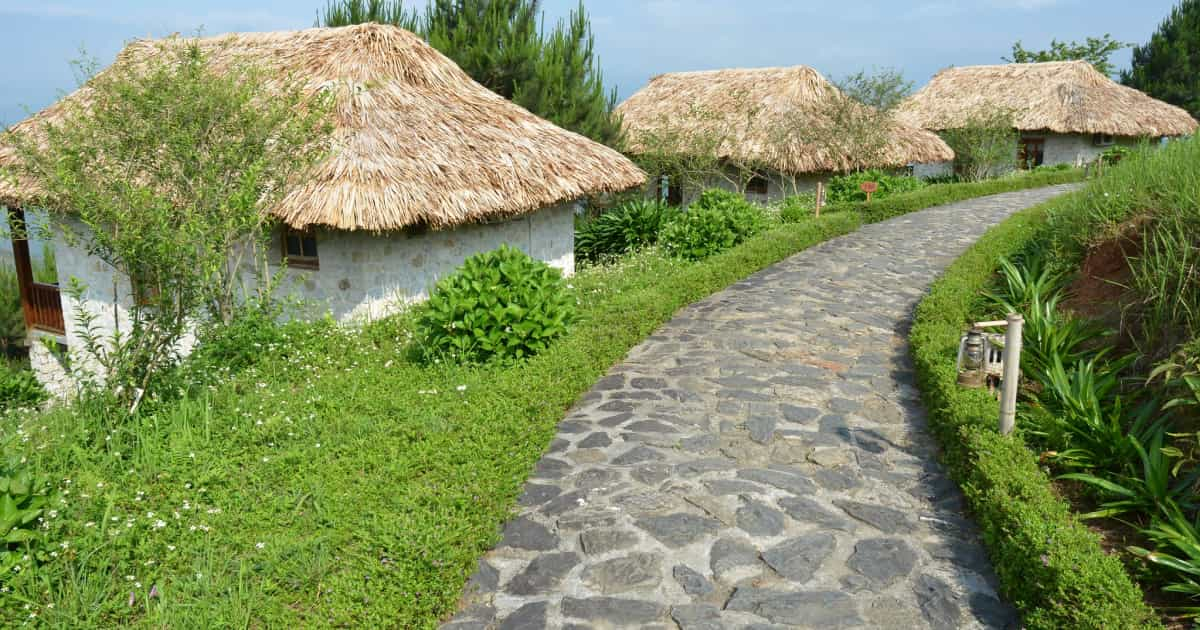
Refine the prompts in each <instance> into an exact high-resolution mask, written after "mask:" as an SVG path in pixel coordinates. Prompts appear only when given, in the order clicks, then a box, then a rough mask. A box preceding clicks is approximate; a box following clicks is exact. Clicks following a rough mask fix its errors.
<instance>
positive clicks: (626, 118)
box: [616, 66, 954, 201]
mask: <svg viewBox="0 0 1200 630" xmlns="http://www.w3.org/2000/svg"><path fill="white" fill-rule="evenodd" d="M845 98H846V97H845V96H844V95H843V94H841V93H840V92H839V91H838V90H837V88H836V87H834V86H833V84H831V83H830V82H829V81H828V80H826V79H825V77H823V76H821V74H820V73H819V72H817V71H816V70H813V69H812V68H809V67H807V66H793V67H787V68H735V69H727V70H709V71H701V72H675V73H669V74H661V75H658V76H656V77H654V78H653V79H651V80H650V83H649V84H648V85H647V86H646V87H644V88H642V89H641V90H639V91H638V92H636V93H635V94H633V96H630V97H629V99H628V100H626V101H625V102H624V103H621V104H620V105H619V106H617V109H616V113H617V114H618V115H620V116H621V120H622V125H623V129H624V131H625V133H626V138H627V143H628V145H627V148H628V151H629V152H630V153H632V154H634V155H637V154H643V155H645V154H646V153H647V152H650V151H663V150H664V149H666V150H668V151H674V152H678V153H680V154H686V153H688V152H694V151H698V150H702V151H706V152H711V153H712V157H715V158H718V159H720V160H723V161H725V162H726V163H728V164H730V165H731V167H732V166H733V165H743V166H744V165H753V167H754V168H753V170H754V172H755V176H754V177H752V178H751V179H750V180H749V181H748V183H747V184H746V185H745V192H746V195H747V197H748V198H750V199H752V200H755V201H768V200H774V199H778V198H780V197H782V196H785V195H787V194H789V193H791V192H793V191H796V190H807V189H812V188H813V187H814V186H815V184H816V182H817V181H819V180H821V179H824V178H828V176H829V175H830V174H833V173H840V172H845V171H849V170H855V169H860V168H884V169H899V168H906V167H911V166H914V165H922V164H944V163H946V162H948V161H950V160H952V159H953V158H954V152H953V151H951V150H950V147H948V146H947V145H946V143H944V142H943V141H942V140H941V139H940V138H938V137H937V135H935V134H933V133H930V132H927V131H923V130H921V129H919V128H914V127H910V126H907V125H904V124H900V123H898V122H894V121H892V122H889V123H888V124H887V126H888V127H890V128H889V129H885V130H881V132H880V133H881V134H886V141H885V142H883V143H880V144H881V147H880V150H878V151H875V154H874V155H872V156H869V157H868V156H863V155H856V154H855V153H854V152H853V151H850V150H848V149H839V148H838V147H837V143H830V142H816V141H814V137H815V136H814V134H810V133H808V131H811V130H816V129H820V130H824V131H822V132H821V133H824V134H825V135H826V136H829V135H831V134H829V133H828V132H829V131H830V130H831V129H833V128H835V127H836V126H837V125H838V121H837V120H834V119H833V116H832V114H831V110H832V109H833V108H835V107H838V108H842V111H845V102H844V101H835V99H845ZM835 102H836V103H837V104H836V105H835ZM853 107H862V108H863V111H866V107H867V106H865V105H858V104H854V105H853ZM714 138H716V139H717V140H715V141H714ZM705 185H708V186H712V185H718V186H726V187H728V183H727V182H725V181H724V179H723V178H717V179H715V180H714V181H711V182H708V183H706V184H705ZM694 192H695V191H687V192H686V193H684V192H683V191H680V190H678V189H676V190H674V191H673V194H674V195H675V196H677V197H687V196H690V195H691V194H694Z"/></svg>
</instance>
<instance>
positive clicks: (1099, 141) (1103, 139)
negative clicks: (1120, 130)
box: [1092, 133, 1113, 147]
mask: <svg viewBox="0 0 1200 630" xmlns="http://www.w3.org/2000/svg"><path fill="white" fill-rule="evenodd" d="M1112 143H1113V137H1112V134H1108V133H1094V134H1092V144H1093V145H1095V146H1098V147H1108V146H1112Z"/></svg>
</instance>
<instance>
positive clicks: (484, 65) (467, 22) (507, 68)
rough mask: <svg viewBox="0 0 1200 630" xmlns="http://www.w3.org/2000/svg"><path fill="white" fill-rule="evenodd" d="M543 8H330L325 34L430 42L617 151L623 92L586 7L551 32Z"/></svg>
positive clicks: (517, 1)
mask: <svg viewBox="0 0 1200 630" xmlns="http://www.w3.org/2000/svg"><path fill="white" fill-rule="evenodd" d="M541 18H542V12H541V11H540V6H539V3H538V2H537V0H432V1H431V2H430V3H429V4H427V5H426V6H425V9H424V10H423V11H411V12H410V11H408V10H407V9H406V8H405V7H404V3H403V2H402V1H401V0H330V3H329V4H328V5H327V6H326V8H325V10H324V12H323V13H322V15H321V19H320V23H321V24H323V25H325V26H346V25H349V24H360V23H364V22H378V23H382V24H394V25H396V26H400V27H402V28H405V29H408V30H410V31H413V32H414V33H417V34H419V35H420V36H421V37H424V38H425V40H426V41H428V42H429V44H430V45H431V46H433V47H434V48H436V49H438V50H439V51H441V52H442V53H443V54H445V55H446V56H447V57H449V58H451V59H453V60H454V62H455V63H457V64H458V65H459V66H460V67H461V68H462V69H463V70H464V71H466V72H467V74H469V75H471V77H472V78H473V79H475V80H476V81H478V82H479V83H481V84H483V85H484V86H485V87H487V88H488V89H489V90H492V91H493V92H495V93H497V94H499V95H500V96H503V97H504V98H507V99H509V100H512V101H513V102H515V103H517V104H518V105H521V106H522V107H524V108H526V109H528V110H529V111H531V112H533V113H534V114H537V115H538V116H541V117H542V118H545V119H547V120H549V121H551V122H553V123H554V124H556V125H558V126H560V127H563V128H565V129H569V130H571V131H574V132H576V133H579V134H582V135H585V136H587V137H589V138H592V139H593V140H596V141H598V142H602V143H604V144H608V145H611V146H615V145H617V143H618V142H619V140H620V123H619V121H617V120H614V118H613V116H612V110H613V107H615V106H616V99H617V97H616V91H615V90H613V91H606V90H605V88H604V79H603V75H602V74H601V72H600V67H599V61H598V60H597V58H596V55H595V40H594V37H593V35H592V29H591V23H590V21H589V20H588V16H587V12H586V11H585V10H584V7H583V4H582V2H581V3H580V4H579V6H578V7H577V8H576V9H575V10H574V11H572V12H571V14H570V16H569V17H568V18H567V19H566V20H562V21H559V22H558V23H557V24H556V25H555V26H554V27H553V28H551V29H545V28H543V27H542V26H541V25H540V24H539V22H540V20H541Z"/></svg>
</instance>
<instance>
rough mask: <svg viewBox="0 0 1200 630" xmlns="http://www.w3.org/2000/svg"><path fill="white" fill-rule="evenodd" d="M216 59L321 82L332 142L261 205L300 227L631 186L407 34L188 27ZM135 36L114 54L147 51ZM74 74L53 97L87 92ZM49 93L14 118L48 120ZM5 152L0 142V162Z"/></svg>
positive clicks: (388, 224) (621, 172)
mask: <svg viewBox="0 0 1200 630" xmlns="http://www.w3.org/2000/svg"><path fill="white" fill-rule="evenodd" d="M201 47H202V49H204V50H205V51H206V52H207V53H208V54H209V55H210V57H209V59H210V62H211V63H212V66H213V67H214V68H216V69H217V70H218V71H219V70H220V68H221V67H222V65H225V64H231V63H233V62H234V61H237V62H250V63H255V64H259V65H261V66H264V67H266V68H270V69H272V70H273V71H275V72H277V73H278V74H279V76H285V75H291V76H293V77H296V78H299V79H302V80H303V81H304V83H305V89H306V90H308V91H309V92H310V93H316V92H317V91H318V90H322V89H325V90H329V89H332V90H334V92H335V94H336V100H335V105H334V110H333V116H334V119H335V120H334V125H335V131H334V146H335V150H334V152H333V153H332V154H331V155H330V156H329V157H328V158H327V159H326V160H324V161H323V162H321V163H320V164H318V165H316V167H315V168H314V169H313V172H311V173H309V174H308V175H307V177H306V178H305V181H304V183H303V184H302V185H300V186H299V187H297V188H296V189H295V190H293V191H291V192H290V193H288V194H287V195H286V196H285V197H284V199H283V200H282V202H281V203H280V204H279V205H278V207H276V208H274V209H273V213H274V214H275V215H276V216H278V217H279V218H280V219H282V220H283V221H284V222H286V223H287V224H289V225H291V226H293V227H297V228H303V227H307V226H310V225H322V226H328V227H332V228H337V229H342V230H371V231H386V230H396V229H400V228H404V227H407V226H415V225H425V226H429V227H432V228H445V227H450V226H455V225H460V224H463V223H468V222H476V221H483V220H494V219H502V218H505V217H510V216H515V215H518V214H522V213H526V212H531V211H533V210H537V209H539V208H542V207H545V206H549V205H553V204H557V203H561V202H564V201H569V200H573V199H578V198H580V197H583V196H586V195H591V194H596V193H603V192H615V191H619V190H624V189H627V188H631V187H633V186H638V185H640V184H642V183H643V182H644V181H645V174H644V173H642V172H641V170H639V169H638V168H637V166H635V165H634V164H633V163H632V162H630V161H629V160H628V159H626V158H625V157H624V156H622V155H621V154H620V153H618V152H616V151H614V150H612V149H609V148H608V147H605V146H603V145H600V144H598V143H596V142H593V141H591V140H589V139H587V138H584V137H583V136H580V135H578V134H575V133H571V132H569V131H566V130H564V129H561V128H559V127H556V126H555V125H553V124H551V123H550V122H547V121H545V120H543V119H541V118H538V117H537V116H534V115H533V114H531V113H529V112H528V111H526V110H525V109H522V108H521V107H519V106H517V105H515V104H513V103H512V102H510V101H507V100H505V99H504V98H501V97H500V96H498V95H496V94H495V93H493V92H491V91H489V90H488V89H486V88H484V87H483V86H482V85H479V84H478V83H476V82H475V81H473V80H472V79H471V78H470V77H469V76H468V75H467V74H466V73H465V72H463V70H462V69H460V68H459V67H458V66H457V65H455V64H454V62H453V61H451V60H450V59H448V58H446V57H445V56H443V55H442V54H441V53H439V52H438V51H436V50H434V49H433V48H431V47H430V46H429V45H427V44H426V43H425V42H424V41H422V40H421V39H420V38H419V37H417V36H416V35H413V34H412V33H409V32H408V31H405V30H403V29H400V28H397V27H393V26H382V25H378V24H367V25H360V26H349V27H344V28H313V29H308V30H302V31H286V32H275V33H244V34H235V35H227V36H222V37H212V38H206V39H203V40H201ZM160 50H161V46H159V45H158V44H157V43H156V42H152V41H136V42H134V43H131V44H130V45H129V46H128V47H126V48H125V50H124V51H122V52H121V54H120V55H119V56H118V57H117V60H116V62H115V63H114V65H116V64H129V63H136V60H137V59H139V58H144V57H145V56H146V55H152V54H158V52H159V51H160ZM87 91H88V88H87V86H84V87H83V88H81V89H80V90H77V91H76V92H74V93H73V94H71V95H69V96H67V97H66V99H64V101H74V102H76V103H86V102H87V100H86V99H87ZM65 110H66V107H65V106H64V102H63V101H60V102H59V103H56V104H55V105H52V106H51V107H49V108H47V109H45V110H43V111H42V112H40V113H38V114H36V115H35V116H33V117H32V118H30V119H28V120H26V121H24V122H22V123H20V124H18V125H16V126H15V127H14V129H15V130H18V131H30V132H33V133H34V134H36V130H37V127H38V126H40V125H46V124H54V123H56V122H58V121H60V120H62V118H63V116H64V114H65ZM14 159H15V156H14V153H13V151H11V150H6V149H4V148H0V165H5V164H11V163H12V161H13V160H14ZM36 198H37V190H36V186H35V185H33V184H32V183H30V182H24V183H23V184H21V185H13V184H12V183H11V182H7V181H0V204H6V205H12V206H17V205H22V204H25V203H30V202H32V201H34V200H36Z"/></svg>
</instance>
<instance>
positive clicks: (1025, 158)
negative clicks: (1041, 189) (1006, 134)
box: [1018, 136, 1046, 170]
mask: <svg viewBox="0 0 1200 630" xmlns="http://www.w3.org/2000/svg"><path fill="white" fill-rule="evenodd" d="M1031 144H1034V145H1038V146H1039V147H1041V151H1040V154H1041V158H1042V159H1041V161H1040V162H1038V163H1037V164H1031V163H1030V162H1029V155H1028V153H1027V152H1026V150H1025V147H1026V146H1027V145H1031ZM1018 157H1019V158H1020V164H1019V165H1018V166H1020V168H1021V169H1022V170H1030V169H1034V168H1037V167H1039V166H1041V165H1042V164H1045V163H1046V138H1045V137H1042V136H1030V137H1028V138H1021V142H1020V145H1019V147H1018Z"/></svg>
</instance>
